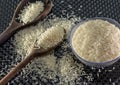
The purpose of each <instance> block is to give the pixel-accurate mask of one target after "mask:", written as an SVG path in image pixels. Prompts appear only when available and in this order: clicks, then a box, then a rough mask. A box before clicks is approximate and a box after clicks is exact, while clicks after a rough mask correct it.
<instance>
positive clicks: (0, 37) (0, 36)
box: [0, 21, 21, 45]
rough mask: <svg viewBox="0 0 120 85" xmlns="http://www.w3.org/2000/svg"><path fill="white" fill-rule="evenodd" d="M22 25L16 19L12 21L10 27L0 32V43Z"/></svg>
mask: <svg viewBox="0 0 120 85" xmlns="http://www.w3.org/2000/svg"><path fill="white" fill-rule="evenodd" d="M20 26H21V25H20V24H18V23H17V22H15V21H12V22H11V24H10V25H9V26H8V28H7V29H6V30H5V31H4V32H3V33H1V34H0V45H1V44H3V43H4V42H5V41H7V40H8V39H9V38H10V37H11V36H12V35H13V34H14V33H15V31H16V29H17V28H18V27H20Z"/></svg>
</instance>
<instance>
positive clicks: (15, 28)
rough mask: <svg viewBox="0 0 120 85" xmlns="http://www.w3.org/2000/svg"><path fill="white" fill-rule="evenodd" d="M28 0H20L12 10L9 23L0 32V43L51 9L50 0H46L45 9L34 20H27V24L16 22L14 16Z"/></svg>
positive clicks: (15, 16) (16, 15) (42, 16)
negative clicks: (12, 13) (13, 10)
mask: <svg viewBox="0 0 120 85" xmlns="http://www.w3.org/2000/svg"><path fill="white" fill-rule="evenodd" d="M30 1H31V0H22V1H21V2H20V3H19V5H18V6H17V8H16V10H15V12H14V15H13V18H12V21H11V23H10V24H9V26H8V27H7V29H6V30H5V31H4V32H3V33H1V34H0V45H1V44H3V43H4V42H5V41H6V40H8V39H9V38H10V37H11V36H12V35H13V34H14V33H15V32H16V31H18V30H20V29H23V28H25V27H27V26H31V25H33V24H35V23H37V22H38V21H40V20H42V19H43V18H44V17H46V16H47V15H48V14H49V13H50V11H51V9H52V2H51V0H46V1H45V9H44V10H43V12H42V13H40V15H39V16H38V17H37V18H35V20H33V21H32V22H29V23H27V24H23V23H20V22H18V21H17V20H16V18H17V17H18V14H19V13H20V11H21V10H22V9H24V6H25V5H26V4H27V3H28V2H30Z"/></svg>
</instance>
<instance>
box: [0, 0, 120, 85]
mask: <svg viewBox="0 0 120 85" xmlns="http://www.w3.org/2000/svg"><path fill="white" fill-rule="evenodd" d="M19 1H20V0H0V33H1V32H2V31H3V30H5V28H6V27H7V26H8V24H9V22H10V20H11V18H12V15H13V12H14V9H15V7H16V6H17V4H18V3H19ZM53 2H54V5H55V6H54V8H53V11H52V12H53V13H54V14H56V15H57V16H61V15H62V16H64V17H66V16H67V15H66V13H68V14H69V15H71V14H75V15H76V16H80V17H81V18H82V19H85V18H91V17H109V18H113V19H115V20H116V21H118V22H119V23H120V0H54V1H53ZM71 6H72V8H71ZM61 10H66V11H61ZM72 11H74V12H72ZM63 12H64V13H63ZM13 39H14V37H12V38H10V39H9V40H8V41H7V42H6V43H5V44H4V45H2V46H0V79H1V78H2V77H3V76H4V75H5V74H6V73H7V72H8V71H9V70H10V69H11V68H12V67H13V65H15V64H17V63H18V62H19V61H20V59H16V57H15V55H17V54H16V53H15V52H14V47H13V45H12V40H13ZM113 67H115V70H113V71H109V70H110V69H112V68H113ZM101 70H102V72H101V73H100V77H99V78H98V77H97V75H96V73H97V72H98V69H94V70H93V69H91V68H90V67H87V66H86V72H88V73H93V76H94V80H93V81H92V82H88V83H89V85H93V84H94V85H96V84H100V85H101V84H106V85H110V84H113V83H114V84H116V85H119V84H120V78H119V77H120V61H118V62H117V63H115V64H114V65H112V66H110V67H106V68H104V69H101ZM32 75H34V73H32V74H30V75H28V77H25V78H24V77H23V76H22V73H20V74H19V75H17V77H16V78H14V79H13V80H12V81H10V85H35V84H34V83H33V82H34V81H31V78H30V76H32ZM109 78H111V79H112V80H111V82H110V81H109ZM40 80H41V79H39V78H38V81H40ZM83 81H84V79H83ZM40 82H42V81H40ZM86 82H87V81H86ZM43 83H44V84H45V85H46V84H47V85H53V83H51V82H50V81H49V82H47V83H45V82H43ZM90 83H91V84H90ZM114 84H113V85H114Z"/></svg>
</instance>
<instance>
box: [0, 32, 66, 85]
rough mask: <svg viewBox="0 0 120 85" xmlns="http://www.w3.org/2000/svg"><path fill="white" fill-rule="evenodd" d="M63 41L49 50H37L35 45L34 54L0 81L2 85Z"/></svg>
mask: <svg viewBox="0 0 120 85" xmlns="http://www.w3.org/2000/svg"><path fill="white" fill-rule="evenodd" d="M65 34H66V31H65V30H64V35H63V36H64V37H65ZM64 37H63V39H64ZM63 39H61V40H60V41H59V42H58V43H56V45H54V46H52V47H50V48H48V49H44V48H36V46H35V45H34V47H33V49H32V52H31V53H30V54H29V55H28V56H27V57H26V58H25V59H24V60H22V61H21V62H20V63H19V64H18V65H16V66H15V67H14V68H13V69H12V70H11V71H10V72H9V73H8V74H7V75H6V76H5V77H4V78H3V79H1V80H0V85H5V84H7V83H8V81H9V80H11V79H12V78H13V77H14V76H15V75H16V74H17V73H18V72H19V71H20V70H21V69H22V68H23V67H25V66H26V65H27V64H28V63H30V61H31V60H33V59H34V58H36V56H40V55H43V54H45V53H47V52H48V51H50V50H53V49H54V48H56V47H57V46H58V45H59V44H60V43H61V42H62V40H63ZM35 43H36V42H35Z"/></svg>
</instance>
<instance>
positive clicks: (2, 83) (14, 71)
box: [0, 52, 35, 85]
mask: <svg viewBox="0 0 120 85" xmlns="http://www.w3.org/2000/svg"><path fill="white" fill-rule="evenodd" d="M34 54H35V53H34V52H32V53H31V54H30V55H28V56H27V57H26V58H25V59H24V60H22V61H21V62H20V63H19V64H17V65H16V66H15V67H14V68H13V69H12V70H11V71H10V72H9V73H8V74H7V75H6V76H5V77H3V78H2V79H1V80H0V85H6V84H7V83H8V82H9V81H10V80H11V79H12V78H13V77H14V76H15V75H16V74H17V73H18V72H19V71H20V70H21V69H22V68H23V67H25V66H26V65H27V64H28V63H29V62H30V61H31V60H33V59H34V58H35V55H34Z"/></svg>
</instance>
